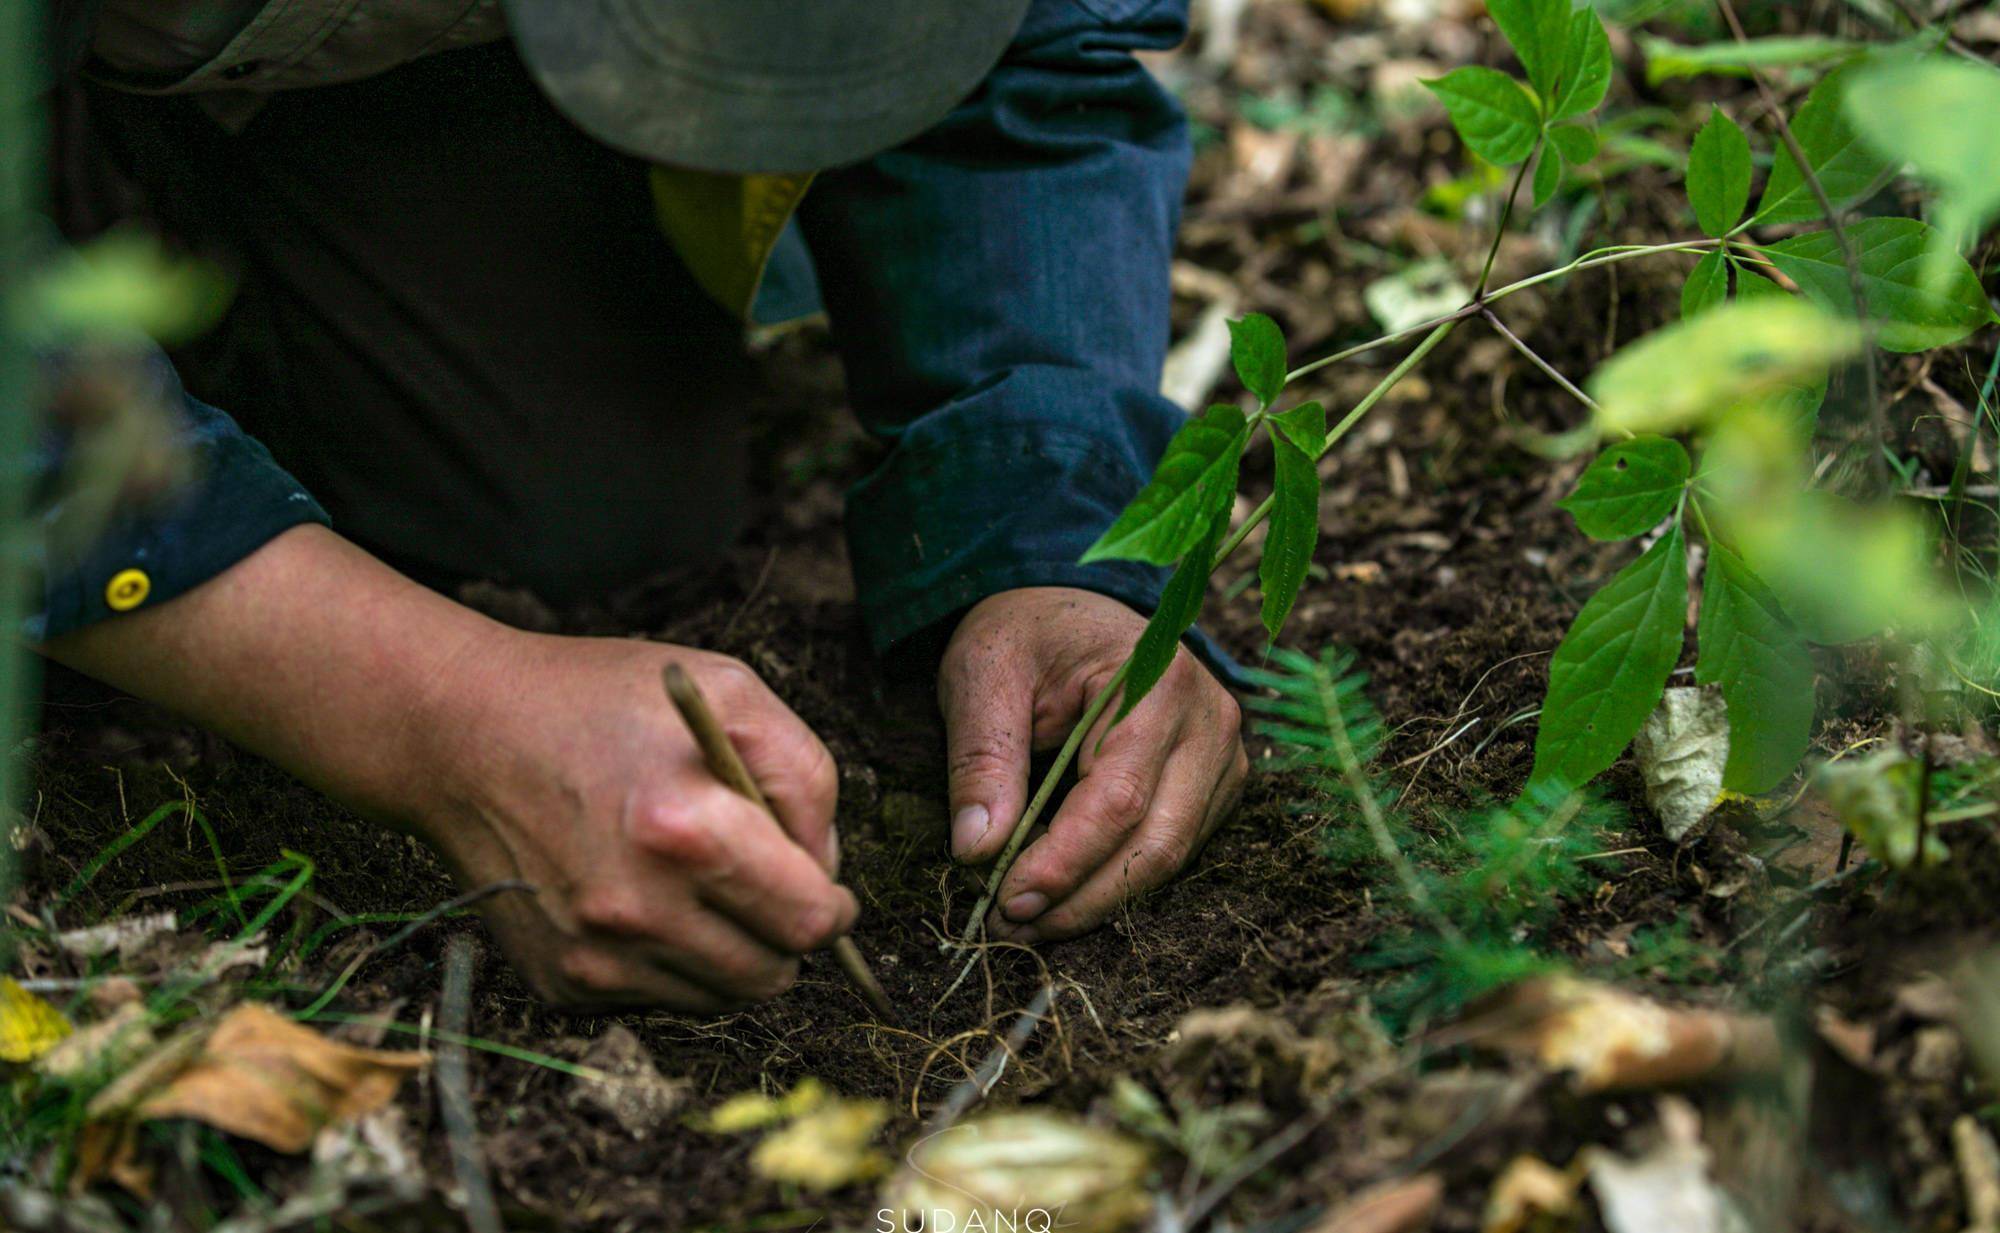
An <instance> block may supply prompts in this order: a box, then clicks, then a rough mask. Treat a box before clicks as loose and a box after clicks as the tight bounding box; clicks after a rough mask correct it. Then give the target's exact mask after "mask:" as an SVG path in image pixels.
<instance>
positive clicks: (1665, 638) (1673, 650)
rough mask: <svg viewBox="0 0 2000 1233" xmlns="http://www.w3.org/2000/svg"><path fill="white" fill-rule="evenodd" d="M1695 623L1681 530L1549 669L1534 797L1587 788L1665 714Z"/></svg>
mask: <svg viewBox="0 0 2000 1233" xmlns="http://www.w3.org/2000/svg"><path fill="white" fill-rule="evenodd" d="M1686 620H1687V543H1686V541H1685V540H1684V539H1683V538H1682V536H1681V528H1680V524H1679V523H1675V524H1674V527H1673V529H1672V530H1670V531H1668V532H1667V533H1666V534H1665V535H1663V536H1661V537H1660V541H1659V542H1658V543H1656V544H1654V545H1653V546H1652V547H1651V548H1649V549H1647V550H1646V553H1645V555H1643V556H1641V557H1640V558H1639V559H1638V560H1636V561H1634V562H1632V563H1631V564H1630V565H1627V566H1626V567H1625V568H1624V569H1622V570H1619V571H1618V573H1617V575H1616V576H1614V577H1613V578H1612V579H1611V581H1610V582H1607V583H1605V584H1604V588H1603V589H1602V590H1600V591H1598V593H1597V594H1595V595H1593V596H1591V597H1590V602H1589V603H1586V604H1585V605H1584V606H1583V611H1581V612H1579V613H1577V614H1576V620H1575V621H1574V622H1572V623H1571V625H1570V627H1569V633H1567V634H1565V635H1564V636H1563V640H1562V645H1560V646H1558V647H1557V648H1556V653H1555V657H1554V658H1553V659H1551V660H1550V661H1549V692H1548V696H1547V697H1546V698H1544V699H1543V701H1542V720H1541V730H1540V731H1539V732H1537V733H1536V734H1535V769H1534V771H1533V772H1532V773H1531V774H1530V775H1529V777H1528V784H1529V786H1530V787H1534V786H1536V785H1541V784H1549V783H1561V784H1565V785H1567V786H1569V787H1572V788H1578V787H1582V786H1583V785H1584V784H1586V783H1588V782H1590V780H1592V779H1594V778H1596V776H1597V775H1598V773H1599V772H1601V771H1603V770H1604V768H1606V767H1608V766H1610V765H1611V764H1612V763H1613V762H1614V761H1616V760H1617V758H1618V754H1619V752H1620V751H1622V750H1623V749H1624V748H1625V746H1626V745H1628V744H1629V743H1631V740H1632V737H1633V734H1634V733H1636V732H1638V731H1639V725H1641V724H1643V723H1645V722H1646V716H1648V715H1650V714H1652V711H1653V708H1654V707H1655V706H1658V705H1659V702H1660V695H1661V693H1662V692H1663V691H1664V690H1665V689H1666V684H1667V674H1668V673H1670V672H1672V671H1673V669H1674V661H1676V660H1677V659H1679V658H1680V654H1681V626H1682V624H1683V623H1684V622H1685V621H1686Z"/></svg>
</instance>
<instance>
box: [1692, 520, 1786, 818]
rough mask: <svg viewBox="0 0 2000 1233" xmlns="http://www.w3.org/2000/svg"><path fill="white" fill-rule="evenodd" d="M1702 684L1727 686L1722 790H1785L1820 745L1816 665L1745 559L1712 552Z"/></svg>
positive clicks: (1705, 585) (1700, 646)
mask: <svg viewBox="0 0 2000 1233" xmlns="http://www.w3.org/2000/svg"><path fill="white" fill-rule="evenodd" d="M1695 636H1696V639H1697V647H1696V659H1695V668H1694V679H1695V680H1696V681H1697V682H1699V683H1701V684H1703V685H1718V686H1720V687H1721V688H1722V700H1723V702H1724V703H1725V704H1727V706H1728V708H1729V761H1728V764H1727V765H1726V766H1725V767H1724V768H1723V771H1722V786H1723V787H1725V788H1729V789H1731V790H1733V791H1736V792H1744V793H1749V794H1751V795H1755V794H1756V793H1759V792H1769V791H1770V790H1771V789H1772V788H1775V787H1777V786H1778V784H1779V783H1780V782H1782V781H1783V780H1784V778H1785V776H1787V775H1789V774H1791V773H1792V768H1794V767H1796V766H1797V765H1798V764H1799V759H1800V758H1802V757H1804V756H1805V752H1806V748H1807V746H1808V745H1810V744H1811V743H1812V721H1813V662H1812V655H1811V653H1810V652H1809V651H1807V649H1806V642H1805V638H1804V637H1803V636H1802V635H1801V634H1800V633H1799V631H1798V629H1797V628H1796V627H1794V626H1793V624H1792V622H1791V620H1790V618H1788V617H1787V616H1786V615H1785V613H1784V609H1783V608H1782V607H1780V606H1779V603H1778V597H1777V596H1776V595H1775V594H1773V593H1772V591H1771V588H1770V587H1767V586H1765V585H1764V583H1763V580H1762V579H1760V578H1758V577H1757V576H1756V575H1755V574H1753V573H1751V572H1750V567H1749V566H1748V565H1745V564H1744V563H1743V559H1742V558H1741V557H1739V556H1737V555H1736V554H1735V553H1733V552H1731V551H1730V550H1729V549H1727V548H1725V547H1723V546H1722V545H1721V544H1715V543H1711V544H1710V545H1709V546H1708V571H1707V574H1706V575H1705V576H1704V577H1703V579H1702V586H1701V623H1700V625H1699V626H1698V627H1697V628H1696V633H1695Z"/></svg>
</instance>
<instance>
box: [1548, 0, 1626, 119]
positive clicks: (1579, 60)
mask: <svg viewBox="0 0 2000 1233" xmlns="http://www.w3.org/2000/svg"><path fill="white" fill-rule="evenodd" d="M1610 88H1611V39H1610V37H1609V36H1607V35H1606V34H1605V33H1604V23H1603V22H1601V21H1599V20H1598V19H1597V13H1596V12H1595V11H1594V10H1592V9H1591V8H1590V7H1589V6H1587V5H1586V6H1585V7H1583V8H1580V9H1578V10H1576V12H1574V13H1572V14H1570V18H1569V30H1568V33H1567V35H1566V36H1565V38H1564V46H1563V69H1562V81H1561V82H1560V83H1559V84H1558V86H1557V91H1558V93H1557V95H1556V98H1555V105H1554V107H1552V108H1551V109H1550V111H1549V119H1551V120H1567V119H1569V118H1570V117H1571V116H1580V115H1582V114H1584V113H1585V112H1587V111H1589V110H1591V109H1592V108H1594V107H1596V106H1597V105H1598V104H1599V103H1601V102H1603V101H1604V95H1605V92H1606V91H1607V90H1609V89H1610Z"/></svg>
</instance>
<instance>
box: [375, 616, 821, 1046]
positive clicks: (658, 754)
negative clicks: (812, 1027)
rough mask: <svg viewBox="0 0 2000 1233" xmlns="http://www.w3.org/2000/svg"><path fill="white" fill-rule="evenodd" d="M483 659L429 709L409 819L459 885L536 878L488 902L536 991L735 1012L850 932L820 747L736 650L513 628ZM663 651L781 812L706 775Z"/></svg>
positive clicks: (560, 999) (553, 997) (588, 1001)
mask: <svg viewBox="0 0 2000 1233" xmlns="http://www.w3.org/2000/svg"><path fill="white" fill-rule="evenodd" d="M479 654H480V662H479V663H478V664H477V665H467V667H466V670H465V671H464V672H461V673H454V674H452V675H453V677H454V678H455V684H454V687H453V689H452V690H451V691H450V694H449V697H447V698H446V699H444V700H443V701H442V702H441V704H440V705H439V706H437V707H436V708H435V709H432V708H427V710H429V712H430V715H431V718H430V719H428V720H427V721H426V722H427V724H436V725H437V726H438V727H439V729H440V730H441V732H442V733H443V734H444V736H443V741H442V743H441V745H439V746H438V747H437V748H436V752H435V753H434V754H433V755H432V756H431V757H430V759H429V761H430V763H431V764H432V765H433V766H434V767H436V768H437V769H438V770H439V771H440V772H441V773H442V779H443V782H442V784H441V785H440V788H441V790H440V791H438V792H436V793H426V794H424V797H423V798H421V799H422V800H423V802H424V808H423V809H422V812H421V815H420V816H419V817H418V818H417V819H416V820H415V826H414V829H416V830H417V831H418V833H420V834H422V835H423V836H424V837H426V838H428V839H429V840H430V841H431V842H432V844H433V845H434V846H436V847H437V848H438V849H439V851H440V852H442V853H443V854H444V856H445V858H446V859H447V861H448V862H449V863H450V864H451V865H452V866H453V867H454V870H455V871H456V872H457V873H458V875H459V880H460V881H461V882H462V883H464V884H465V885H468V886H479V885H485V884H489V883H492V882H497V881H501V880H503V879H508V878H519V879H522V880H525V881H527V882H530V883H533V884H534V885H535V886H537V887H538V888H539V892H540V893H539V894H535V895H524V894H505V895H500V896H497V897H495V898H494V899H492V900H490V901H489V902H488V904H487V906H486V909H485V914H486V917H487V922H488V924H489V925H490V926H491V927H492V928H493V930H494V932H495V933H496V935H497V936H498V937H499V940H500V943H501V945H502V946H503V947H504V948H505V949H506V951H507V953H508V956H509V957H510V958H511V959H512V960H513V962H514V965H515V967H516V968H517V969H518V970H519V971H520V973H521V975H522V977H523V978H524V979H525V980H526V981H527V982H528V984H529V985H530V986H531V987H533V988H534V989H535V990H536V992H537V993H539V994H540V995H541V996H542V997H544V998H545V999H548V1000H549V1001H552V1002H556V1003H559V1004H564V1005H591V1006H595V1005H664V1006H669V1007H673V1008H676V1009H680V1010H688V1011H702V1012H717V1011H723V1010H728V1009H731V1008H734V1007H738V1006H741V1005H743V1004H745V1003H748V1002H755V1001H762V1000H764V999H766V998H772V997H776V996H777V995H778V994H780V993H783V992H784V991H785V990H786V989H787V988H789V987H790V986H791V983H792V981H793V979H794V978H795V977H796V976H797V974H798V968H799V956H800V955H802V954H804V953H805V952H807V951H810V950H814V949H817V948H819V947H821V946H825V945H826V944H828V943H829V942H831V941H832V940H833V939H835V938H837V937H839V936H841V935H842V934H844V933H846V932H847V931H848V930H849V929H850V928H852V927H853V925H854V919H855V916H856V914H857V911H858V909H857V907H856V904H855V901H854V896H853V895H851V894H850V893H849V892H848V891H847V890H846V889H845V888H843V887H841V886H838V885H836V884H835V883H834V881H833V874H834V872H835V870H836V868H837V866H838V864H839V842H838V837H837V836H836V834H835V831H834V825H833V811H834V798H835V796H836V794H837V792H838V790H839V778H838V776H837V774H836V773H835V769H834V764H833V758H832V756H831V755H830V754H828V752H827V749H826V746H824V745H823V744H821V743H820V741H819V738H818V737H816V736H814V735H813V734H812V731H811V730H810V729H808V728H807V727H806V726H805V724H804V723H803V722H802V721H801V720H800V719H799V717H798V716H797V715H794V714H793V713H792V712H791V710H790V709H788V708H787V707H786V706H785V704H784V703H782V702H780V701H779V700H778V698H777V696H776V695H775V694H773V693H772V692H771V691H770V690H769V689H768V688H767V687H766V686H765V685H764V683H763V682H762V681H761V680H759V679H758V678H757V676H756V674H755V673H753V672H752V671H751V670H750V669H749V668H748V667H746V666H744V665H743V664H742V663H741V662H740V661H738V660H734V659H730V658H727V657H725V656H721V655H713V654H709V653H707V652H703V651H694V650H688V649H684V648H680V647H667V646H660V645H657V644H653V643H646V642H636V641H629V640H623V639H608V638H552V637H542V636H536V635H520V634H515V633H513V632H511V631H508V632H506V633H505V634H504V635H503V636H502V637H501V639H500V640H499V644H498V645H497V646H488V647H484V648H482V650H481V651H480V653H479ZM669 661H673V662H678V663H679V664H680V665H681V666H682V667H683V668H684V669H685V670H686V671H687V672H688V674H689V675H690V676H692V677H694V679H695V681H696V683H697V684H698V685H699V686H700V687H701V690H702V692H703V694H704V695H706V696H707V698H708V699H709V701H710V702H711V704H712V705H713V706H714V708H715V711H716V714H717V715H718V716H719V717H720V718H721V720H722V722H723V726H724V727H725V728H726V729H727V731H728V733H729V737H730V740H731V741H732V742H733V743H734V744H735V746H736V748H737V750H738V751H739V752H740V753H741V754H742V756H743V761H744V764H745V765H746V766H748V767H749V769H750V773H751V774H752V776H754V777H755V778H756V780H757V782H758V785H759V786H760V787H761V788H762V789H763V790H764V792H765V795H766V796H767V797H769V799H770V802H771V805H772V808H773V809H775V810H776V812H777V814H778V817H779V819H780V822H781V823H782V825H780V823H774V822H773V821H772V820H771V818H770V817H769V815H767V814H766V813H765V812H764V811H763V810H762V809H760V808H758V807H757V806H756V805H755V804H753V803H752V802H750V801H748V800H746V799H744V798H743V797H741V796H739V795H737V794H736V793H735V792H732V791H731V790H729V789H728V788H727V787H725V786H723V784H722V783H721V782H720V781H719V780H717V779H716V778H715V776H714V775H713V774H711V773H710V772H709V770H708V768H707V766H706V765H705V763H704V762H703V760H702V755H701V751H700V749H699V748H698V747H697V746H696V745H695V743H694V740H693V738H692V736H691V735H690V734H689V732H688V730H687V728H686V726H685V725H684V724H683V723H682V722H681V719H680V717H679V716H678V715H677V714H676V713H675V712H674V710H673V708H672V707H671V706H670V705H668V702H667V699H666V696H665V694H664V693H663V691H662V689H661V687H660V672H661V669H662V668H663V667H664V666H665V665H666V664H667V663H668V662H669ZM459 662H460V663H461V664H465V662H466V661H465V657H463V656H461V657H460V660H459ZM440 720H442V721H443V722H441V723H440V722H439V721H440ZM415 739H416V740H417V741H419V742H420V743H427V742H426V740H425V738H423V737H420V736H419V737H416V738H415Z"/></svg>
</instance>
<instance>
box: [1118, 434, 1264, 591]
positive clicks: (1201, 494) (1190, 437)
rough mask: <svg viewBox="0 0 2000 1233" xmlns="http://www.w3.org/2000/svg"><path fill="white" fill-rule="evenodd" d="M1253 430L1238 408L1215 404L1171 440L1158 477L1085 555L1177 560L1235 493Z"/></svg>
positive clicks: (1153, 561) (1167, 562)
mask: <svg viewBox="0 0 2000 1233" xmlns="http://www.w3.org/2000/svg"><path fill="white" fill-rule="evenodd" d="M1249 438H1250V429H1249V426H1248V424H1247V423H1246V422H1245V420H1244V418H1243V412H1242V411H1241V410H1240V409H1239V408H1236V407H1229V406H1215V407H1210V408H1209V409H1208V411H1207V412H1206V413H1205V414H1203V415H1201V416H1199V417H1197V418H1195V419H1191V420H1189V421H1188V422H1187V423H1185V424H1183V425H1181V430H1180V431H1179V432H1177V433H1175V434H1174V439H1173V440H1172V441H1169V442H1168V443H1167V452H1166V454H1165V455H1164V456H1162V457H1161V459H1160V465H1159V466H1157V467H1155V468H1154V469H1153V478H1152V479H1151V480H1149V481H1147V483H1146V486H1145V487H1144V488H1142V489H1140V490H1139V495H1138V496H1136V497H1133V498H1132V502H1131V504H1129V505H1127V506H1126V507H1125V512H1123V513H1121V514H1119V515H1118V520H1117V521H1116V522H1113V523H1112V524H1111V527H1110V529H1109V530H1107V531H1105V533H1104V534H1103V535H1101V536H1099V537H1098V540H1097V542H1096V543H1094V544H1092V545H1091V546H1090V548H1089V550H1088V551H1086V552H1085V553H1084V554H1083V563H1084V564H1086V565H1088V564H1089V563H1090V562H1092V561H1105V560H1124V561H1146V562H1148V563H1150V564H1153V565H1172V564H1173V563H1174V562H1175V561H1178V560H1180V559H1181V558H1182V557H1183V556H1185V555H1187V552H1188V550H1189V549H1190V548H1192V547H1194V545H1195V543H1196V541H1198V540H1199V539H1200V538H1201V536H1202V534H1203V533H1204V532H1205V531H1206V530H1207V529H1208V525H1209V523H1210V522H1211V521H1213V520H1214V518H1215V516H1216V514H1217V513H1218V512H1226V511H1227V510H1228V509H1229V504H1230V501H1231V500H1232V499H1233V498H1234V497H1235V495H1236V467H1237V464H1238V463H1239V462H1240V461H1241V460H1242V458H1243V445H1244V443H1245V442H1246V441H1248V440H1249Z"/></svg>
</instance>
